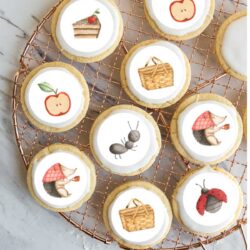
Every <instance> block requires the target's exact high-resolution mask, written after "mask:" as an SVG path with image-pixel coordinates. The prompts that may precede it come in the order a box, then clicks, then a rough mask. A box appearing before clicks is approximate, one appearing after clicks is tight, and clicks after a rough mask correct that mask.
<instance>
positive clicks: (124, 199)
mask: <svg viewBox="0 0 250 250" xmlns="http://www.w3.org/2000/svg"><path fill="white" fill-rule="evenodd" d="M134 198H137V199H139V200H140V201H141V202H142V203H144V204H145V205H146V204H148V205H150V206H151V207H152V208H153V210H154V216H155V227H154V228H149V229H144V230H140V231H135V232H128V231H126V230H125V229H124V228H123V226H122V222H121V218H120V216H119V211H120V210H122V209H125V208H126V206H127V205H128V203H129V201H130V200H131V199H134ZM108 219H109V223H110V226H111V228H112V230H113V232H114V233H115V234H116V235H117V236H119V237H120V238H122V239H123V240H125V241H126V242H127V243H130V244H136V245H140V246H143V245H148V244H154V242H157V241H159V240H160V239H161V238H162V237H163V235H164V234H165V233H166V230H167V228H168V226H169V223H171V221H170V218H169V215H168V212H167V208H166V206H165V204H164V203H163V202H162V200H161V199H160V198H159V196H158V195H157V194H156V193H154V192H152V191H150V190H148V189H145V188H143V187H131V188H128V189H126V190H125V191H123V192H121V193H120V194H118V195H117V196H116V198H115V199H114V201H113V202H112V203H111V204H110V206H109V210H108Z"/></svg>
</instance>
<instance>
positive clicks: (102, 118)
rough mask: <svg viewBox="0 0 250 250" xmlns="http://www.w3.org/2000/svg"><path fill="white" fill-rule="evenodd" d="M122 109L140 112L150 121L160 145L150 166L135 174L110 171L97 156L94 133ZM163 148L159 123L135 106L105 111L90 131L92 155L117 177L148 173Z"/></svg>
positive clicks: (120, 106) (117, 107) (150, 161)
mask: <svg viewBox="0 0 250 250" xmlns="http://www.w3.org/2000/svg"><path fill="white" fill-rule="evenodd" d="M121 109H128V110H133V111H135V112H138V113H140V114H141V115H143V116H144V117H145V118H146V119H147V120H149V122H150V123H151V124H152V125H153V127H154V129H155V133H156V140H157V144H158V147H159V148H158V151H157V152H156V153H155V155H153V156H152V157H151V159H150V160H149V162H148V164H146V165H145V166H143V167H141V168H140V169H138V170H136V171H134V172H131V173H119V172H115V171H112V170H110V168H109V167H108V166H105V165H104V164H103V163H102V162H101V160H100V159H99V157H98V155H97V154H96V152H95V148H94V146H93V145H94V143H93V141H94V132H95V130H96V129H97V127H98V126H99V124H100V123H101V122H102V121H103V120H104V119H106V118H107V117H108V116H109V115H110V114H111V113H112V112H114V111H117V110H121ZM161 146H162V143H161V133H160V130H159V127H158V125H157V123H156V122H155V120H154V118H153V117H152V116H151V115H150V114H148V113H147V112H146V111H144V110H142V109H140V108H138V107H135V106H132V105H117V106H114V107H111V108H109V109H107V110H105V111H104V112H103V113H101V114H100V115H99V116H98V117H97V119H96V120H95V122H94V124H93V126H92V128H91V130H90V148H91V151H92V154H93V156H94V157H95V159H96V161H97V162H98V164H99V165H100V166H101V167H102V168H104V169H105V170H106V171H108V172H111V173H113V174H117V175H121V176H134V175H138V174H140V173H142V172H144V171H146V170H147V169H148V168H150V167H151V166H152V164H153V163H154V161H155V159H156V157H157V156H158V155H159V153H160V150H161Z"/></svg>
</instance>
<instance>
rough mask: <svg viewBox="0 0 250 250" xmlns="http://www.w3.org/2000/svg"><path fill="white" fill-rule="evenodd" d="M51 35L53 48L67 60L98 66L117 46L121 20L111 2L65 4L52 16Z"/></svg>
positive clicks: (70, 1)
mask: <svg viewBox="0 0 250 250" xmlns="http://www.w3.org/2000/svg"><path fill="white" fill-rule="evenodd" d="M51 31H52V37H53V39H54V41H55V44H56V46H57V47H58V49H59V50H60V51H61V52H62V53H63V55H65V56H66V57H68V58H69V59H71V60H74V61H78V62H81V63H90V62H98V61H101V60H103V59H105V58H106V57H108V56H109V55H111V54H112V53H113V52H114V51H115V49H116V48H117V46H118V45H119V43H120V41H121V38H122V35H123V20H122V16H121V13H120V11H119V9H118V7H117V6H116V4H115V2H114V1H113V0H65V1H63V2H62V3H61V4H60V5H59V6H58V8H57V9H56V11H55V13H54V15H53V18H52V24H51Z"/></svg>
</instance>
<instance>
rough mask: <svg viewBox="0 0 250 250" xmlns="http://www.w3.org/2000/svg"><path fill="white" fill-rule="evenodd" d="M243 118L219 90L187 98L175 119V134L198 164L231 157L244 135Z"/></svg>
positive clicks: (182, 150) (174, 138)
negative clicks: (216, 92) (214, 92)
mask: <svg viewBox="0 0 250 250" xmlns="http://www.w3.org/2000/svg"><path fill="white" fill-rule="evenodd" d="M242 133H243V128H242V120H241V118H240V116H239V114H238V112H237V110H236V109H235V107H234V106H233V105H232V104H231V103H230V102H229V101H228V100H227V99H225V98H223V97H221V96H218V95H215V94H208V93H207V94H206V93H204V94H198V95H193V96H191V97H189V98H187V99H186V100H185V101H184V102H183V103H181V105H180V106H179V107H178V109H177V110H176V113H175V114H174V116H173V118H172V121H171V138H172V141H173V144H174V145H175V147H176V149H177V150H178V152H179V153H180V154H181V155H182V156H183V157H184V158H186V159H187V160H189V161H191V162H193V163H197V164H207V163H209V164H216V163H219V162H221V161H223V160H225V159H227V158H229V157H230V156H231V155H232V154H234V152H235V151H236V150H237V148H238V147H239V145H240V143H241V139H242Z"/></svg>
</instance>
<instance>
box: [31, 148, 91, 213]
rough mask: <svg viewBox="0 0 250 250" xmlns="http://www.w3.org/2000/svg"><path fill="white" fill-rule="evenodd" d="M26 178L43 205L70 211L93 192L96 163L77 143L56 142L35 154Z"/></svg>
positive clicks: (57, 209)
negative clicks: (74, 144) (94, 163)
mask: <svg viewBox="0 0 250 250" xmlns="http://www.w3.org/2000/svg"><path fill="white" fill-rule="evenodd" d="M27 182H28V188H29V191H30V193H31V195H32V196H33V198H34V199H35V200H36V201H37V202H38V203H39V204H40V205H41V206H43V207H44V208H47V209H49V210H52V211H55V212H68V211H72V210H76V209H78V208H79V207H81V205H82V204H83V203H84V202H86V201H87V200H88V199H89V198H90V197H91V195H92V194H93V192H94V189H95V185H96V174H95V167H94V165H93V163H92V162H91V160H90V159H89V158H88V157H87V156H86V155H85V154H84V153H83V152H81V151H80V150H79V149H77V148H76V147H73V146H71V145H66V144H54V145H51V146H49V147H47V148H44V149H43V150H41V151H40V152H39V153H38V154H37V155H36V156H35V157H34V158H33V160H32V161H31V163H30V166H29V169H28V175H27Z"/></svg>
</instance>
